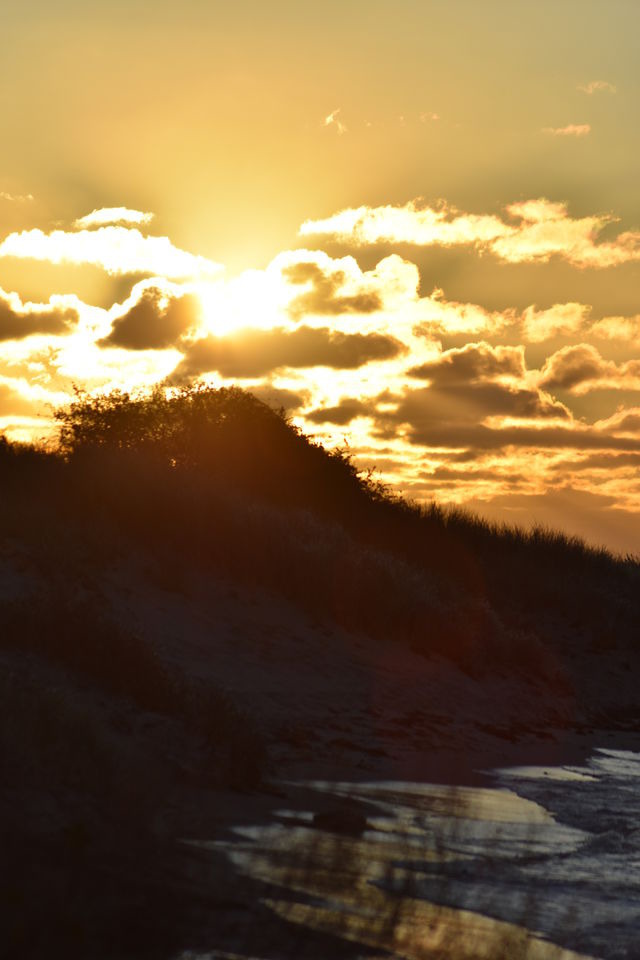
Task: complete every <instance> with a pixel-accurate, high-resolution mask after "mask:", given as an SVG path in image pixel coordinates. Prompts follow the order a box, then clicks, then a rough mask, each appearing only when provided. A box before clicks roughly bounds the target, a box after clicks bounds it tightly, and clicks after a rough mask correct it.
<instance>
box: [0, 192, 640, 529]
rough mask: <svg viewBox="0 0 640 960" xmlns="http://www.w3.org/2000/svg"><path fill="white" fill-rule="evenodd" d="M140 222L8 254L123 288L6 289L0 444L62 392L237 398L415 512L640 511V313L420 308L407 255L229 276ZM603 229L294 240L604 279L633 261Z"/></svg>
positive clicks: (533, 218) (307, 257) (507, 226)
mask: <svg viewBox="0 0 640 960" xmlns="http://www.w3.org/2000/svg"><path fill="white" fill-rule="evenodd" d="M151 222H152V215H151V214H149V213H144V212H142V211H135V210H131V209H129V208H126V207H115V208H103V209H98V210H94V211H92V213H91V214H89V215H87V216H84V217H80V218H78V219H76V220H75V221H73V222H72V224H71V226H70V227H68V228H56V229H55V230H52V231H49V232H46V231H44V230H41V229H31V230H27V231H22V232H15V231H14V232H13V233H11V234H9V235H8V236H7V237H6V238H5V239H4V240H3V241H2V242H1V243H0V269H1V268H2V262H3V258H9V257H24V258H28V259H30V260H31V261H33V262H34V263H35V264H36V265H37V264H38V263H46V264H48V265H49V266H56V265H61V264H65V263H68V262H71V263H73V264H74V265H75V266H76V267H83V266H84V267H86V268H91V269H95V268H99V269H100V270H102V271H103V272H104V273H105V275H107V276H116V277H121V278H125V280H126V278H130V280H129V283H130V287H129V290H128V293H127V295H126V296H125V297H124V299H121V300H116V301H114V302H113V303H112V304H111V306H109V307H98V306H95V305H91V304H89V303H87V302H84V301H82V300H81V299H80V298H79V297H78V296H76V295H75V294H56V295H53V296H51V297H50V298H49V300H48V301H46V302H45V301H43V302H41V303H38V302H33V301H31V300H26V299H22V298H21V297H20V296H19V295H18V293H17V292H8V293H5V292H3V291H2V290H0V432H1V431H2V430H3V429H4V430H5V431H7V433H8V434H9V435H10V436H14V437H18V438H20V437H28V436H36V437H37V436H39V435H40V434H41V433H42V431H46V428H47V426H48V425H50V423H51V410H52V408H53V407H55V406H58V405H60V404H62V403H64V402H66V401H67V400H68V399H69V398H70V397H71V396H72V392H73V388H74V387H80V388H81V389H86V390H89V391H102V390H108V389H111V388H113V387H118V388H122V389H131V388H138V387H140V388H145V387H150V386H152V385H154V384H162V383H164V384H165V385H167V387H170V386H171V385H176V384H183V383H185V382H193V381H202V382H207V383H211V384H213V385H226V384H230V383H238V384H239V385H241V386H243V387H245V388H247V389H250V390H253V391H254V392H255V393H256V394H257V395H258V396H260V397H262V398H264V399H266V400H267V401H268V402H271V403H274V404H275V405H278V406H280V405H282V406H284V407H285V408H286V409H287V410H288V411H289V413H290V414H291V415H292V416H293V417H294V419H295V422H296V423H297V424H298V425H299V426H301V427H302V428H303V429H305V430H306V431H308V432H311V433H312V434H313V435H315V436H317V437H318V438H320V439H322V440H323V441H325V442H328V443H330V444H331V443H339V442H343V440H344V436H345V432H346V433H347V434H348V436H349V442H350V445H351V449H352V451H353V453H354V456H355V458H356V462H358V463H359V464H361V465H362V466H363V467H370V466H378V467H379V468H380V470H381V476H382V478H383V479H385V480H386V481H388V482H390V483H392V484H393V485H395V486H396V487H398V488H399V489H401V490H403V491H404V492H405V493H409V494H410V495H412V496H414V497H418V498H421V499H430V498H432V497H433V496H434V495H436V496H437V497H438V499H440V500H443V501H449V502H455V503H460V504H464V503H473V504H474V505H476V506H477V505H478V504H483V503H484V504H487V505H489V506H490V505H491V504H492V503H498V502H503V501H505V502H506V501H508V500H509V498H512V499H513V502H514V503H515V501H516V499H517V498H520V500H519V501H518V502H523V501H522V498H526V497H531V498H534V499H535V498H538V497H540V496H542V495H543V494H544V493H545V492H548V493H553V492H554V491H556V492H557V491H559V490H565V489H569V488H571V489H572V490H576V491H578V492H582V493H584V494H585V495H586V494H589V495H590V496H592V497H595V498H598V497H600V498H605V499H606V500H607V505H606V510H607V511H608V512H611V511H616V510H618V511H628V512H629V513H630V515H631V514H635V513H637V514H638V516H639V517H640V485H639V484H638V483H637V481H636V472H637V466H638V463H640V314H635V313H632V314H628V315H621V314H617V313H611V314H610V315H607V314H605V315H598V314H597V312H596V311H595V310H594V308H593V306H592V305H591V304H590V303H587V302H582V301H581V300H578V299H574V300H566V301H558V302H547V303H529V304H528V305H527V306H525V307H524V308H522V307H520V308H516V307H515V306H506V307H504V308H502V309H495V308H491V307H489V306H486V305H484V304H483V303H482V302H471V301H466V300H461V299H458V298H456V297H453V296H448V295H447V293H446V292H445V290H444V289H442V288H440V287H434V288H433V289H432V290H431V291H430V292H426V291H425V290H423V289H422V285H423V278H422V276H421V270H420V268H419V267H418V265H417V264H416V263H414V262H413V260H412V259H411V258H408V257H406V256H403V255H401V254H400V253H399V252H392V253H387V254H386V255H385V256H382V257H381V258H380V259H379V260H378V261H377V262H376V263H374V264H373V265H369V266H368V267H363V266H362V265H361V263H360V262H359V260H358V258H357V257H356V256H354V255H353V254H352V253H349V254H347V255H344V256H336V255H332V254H330V253H329V252H327V251H326V250H323V249H318V248H315V249H314V248H312V247H309V248H300V249H293V250H285V251H282V252H281V253H279V254H278V255H277V256H276V257H275V258H274V259H273V260H272V261H271V262H270V263H269V264H268V265H267V266H266V267H264V268H263V269H260V270H256V269H252V270H246V271H244V272H241V273H239V274H237V275H236V276H227V275H226V274H225V273H224V271H223V269H222V268H221V267H220V266H219V265H218V264H214V263H213V261H210V260H208V259H207V258H203V257H200V256H198V255H196V254H191V253H187V252H186V251H184V250H181V249H180V248H179V247H177V246H174V244H173V243H172V242H171V241H170V240H169V238H168V237H155V236H153V235H150V234H148V232H147V230H148V227H149V225H150V224H151ZM615 223H616V220H615V218H614V217H613V216H612V215H606V216H605V215H600V214H594V215H588V216H584V217H572V216H571V215H570V213H569V211H568V208H567V206H566V205H565V204H563V203H559V202H551V201H549V200H530V201H521V202H518V203H514V204H511V205H509V206H508V207H507V208H506V216H497V215H494V214H488V215H476V214H467V213H464V212H460V211H459V210H457V209H455V208H453V207H450V206H448V205H447V204H440V205H435V206H426V207H419V206H418V205H416V204H415V203H408V204H406V205H404V206H401V207H391V206H385V207H378V208H373V207H372V208H369V207H361V208H357V209H353V210H346V211H343V212H342V213H339V214H336V215H335V216H334V217H330V218H327V219H326V220H323V221H306V222H305V224H303V226H302V228H301V233H302V235H304V236H305V237H307V238H309V237H311V236H313V235H315V236H317V237H320V238H322V237H324V238H327V239H330V240H331V241H335V240H340V241H341V242H344V243H346V244H347V245H348V246H349V245H350V246H353V247H354V248H360V247H364V246H375V245H376V244H381V243H383V242H384V243H385V244H392V245H398V246H400V245H402V246H403V249H404V248H405V247H406V245H408V244H411V245H413V246H415V247H436V246H442V247H445V248H448V247H452V246H458V247H471V248H473V249H474V250H477V251H478V252H480V253H487V254H491V255H492V257H494V258H497V259H498V260H500V261H501V262H502V263H503V264H504V267H503V269H505V270H508V269H512V266H511V265H516V264H520V263H522V262H536V263H540V264H543V265H544V264H548V263H549V262H550V260H551V259H553V258H560V259H562V260H563V261H564V262H565V263H566V264H567V265H568V266H569V267H571V268H575V270H577V271H579V272H580V273H583V272H585V271H590V270H593V271H601V270H602V269H604V268H605V267H607V268H609V269H610V271H611V272H615V269H616V267H623V266H624V264H625V263H628V262H634V261H636V260H638V259H640V239H639V238H640V234H637V233H630V232H626V233H625V232H619V233H618V234H617V235H614V236H609V239H606V240H605V239H600V235H601V233H602V232H603V231H604V230H605V228H609V234H610V231H611V228H612V227H614V226H615ZM140 274H143V275H144V274H146V276H143V279H138V277H139V275H140ZM630 350H631V355H630V356H629V355H628V354H629V351H630ZM39 431H40V433H39ZM590 502H591V501H590ZM593 502H595V501H593ZM601 502H602V503H603V504H604V499H603V500H602V501H601ZM603 509H605V507H604V506H603Z"/></svg>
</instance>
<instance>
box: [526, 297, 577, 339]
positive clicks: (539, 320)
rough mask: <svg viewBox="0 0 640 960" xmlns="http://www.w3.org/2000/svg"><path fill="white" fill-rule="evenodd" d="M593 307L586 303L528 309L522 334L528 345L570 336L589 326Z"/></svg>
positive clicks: (557, 304)
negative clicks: (588, 321)
mask: <svg viewBox="0 0 640 960" xmlns="http://www.w3.org/2000/svg"><path fill="white" fill-rule="evenodd" d="M590 312H591V307H589V306H587V305H586V304H584V303H575V302H571V303H554V304H553V306H552V307H549V308H548V309H547V310H538V309H536V307H535V306H530V307H527V308H526V310H525V311H524V313H523V315H522V332H523V335H524V337H525V339H526V340H527V342H528V343H541V342H542V341H543V340H550V339H551V338H552V337H557V336H569V335H571V334H573V333H577V332H578V330H581V329H582V328H584V327H585V326H586V324H587V320H588V317H589V314H590Z"/></svg>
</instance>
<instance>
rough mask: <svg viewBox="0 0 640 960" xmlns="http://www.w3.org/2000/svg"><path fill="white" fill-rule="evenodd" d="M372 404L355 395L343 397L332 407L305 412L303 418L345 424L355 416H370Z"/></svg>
mask: <svg viewBox="0 0 640 960" xmlns="http://www.w3.org/2000/svg"><path fill="white" fill-rule="evenodd" d="M373 412H374V404H372V403H370V402H369V403H367V402H365V401H364V400H358V399H357V398H356V397H345V398H344V399H342V400H340V401H339V402H338V403H337V404H335V405H334V406H332V407H317V408H316V409H315V410H311V411H309V412H308V413H306V414H305V419H306V420H310V421H311V423H335V424H336V425H337V426H346V425H347V424H348V423H351V421H352V420H355V418H356V417H368V416H372V414H373Z"/></svg>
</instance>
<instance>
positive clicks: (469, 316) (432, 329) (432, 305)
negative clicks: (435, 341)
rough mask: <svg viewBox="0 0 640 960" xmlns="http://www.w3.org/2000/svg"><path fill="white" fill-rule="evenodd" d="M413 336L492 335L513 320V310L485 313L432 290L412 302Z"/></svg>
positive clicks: (476, 306)
mask: <svg viewBox="0 0 640 960" xmlns="http://www.w3.org/2000/svg"><path fill="white" fill-rule="evenodd" d="M415 317H416V320H417V321H418V322H417V325H416V327H415V332H416V334H422V335H423V336H427V337H434V336H438V335H440V336H454V335H458V334H467V335H468V336H478V335H480V334H483V335H485V336H493V335H495V334H497V333H499V332H500V331H502V330H504V329H505V327H508V326H509V325H510V324H512V323H513V322H514V320H515V319H516V311H515V310H511V309H507V310H502V311H500V310H486V309H485V308H484V307H482V306H480V305H479V304H477V303H459V302H458V301H456V300H447V299H446V298H445V295H444V291H443V290H440V289H439V288H437V287H436V289H435V290H433V291H432V293H431V294H430V296H428V297H423V298H421V299H420V300H419V301H417V303H416V310H415Z"/></svg>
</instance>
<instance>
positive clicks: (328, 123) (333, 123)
mask: <svg viewBox="0 0 640 960" xmlns="http://www.w3.org/2000/svg"><path fill="white" fill-rule="evenodd" d="M340 112H341V111H340V107H338V108H337V109H336V110H332V111H331V113H329V114H327V116H326V117H325V118H324V121H323V124H324V126H325V127H335V129H336V131H337V133H338V136H340V137H341V136H342V135H343V134H345V133H347V132H348V131H347V127H346V126H345V124H344V123H343V122H342V120H341V119H340V116H339V115H340Z"/></svg>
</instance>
